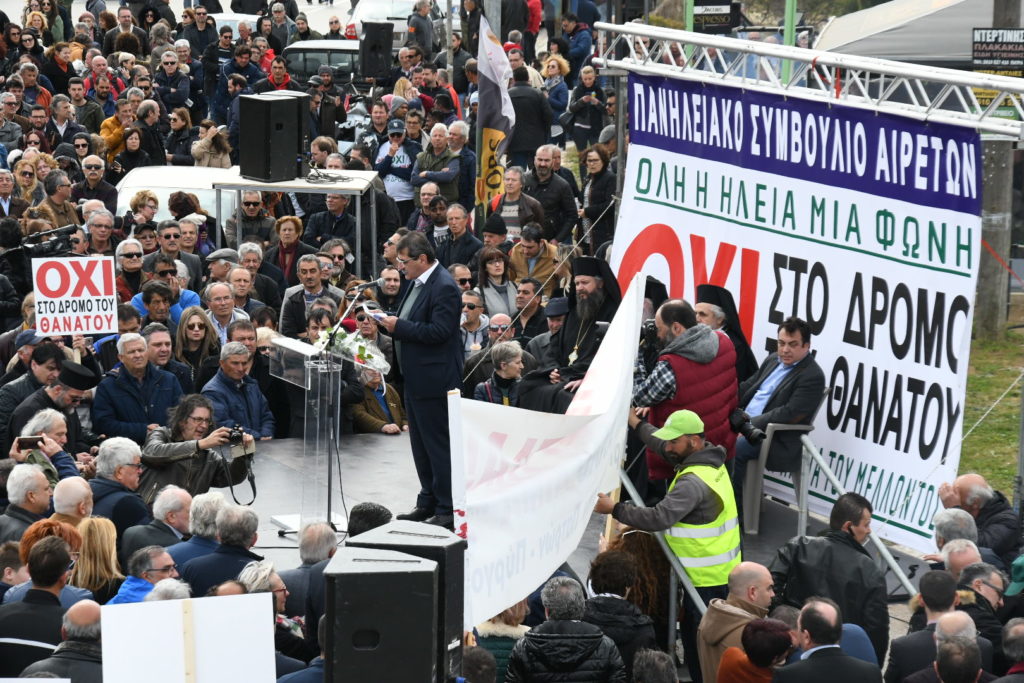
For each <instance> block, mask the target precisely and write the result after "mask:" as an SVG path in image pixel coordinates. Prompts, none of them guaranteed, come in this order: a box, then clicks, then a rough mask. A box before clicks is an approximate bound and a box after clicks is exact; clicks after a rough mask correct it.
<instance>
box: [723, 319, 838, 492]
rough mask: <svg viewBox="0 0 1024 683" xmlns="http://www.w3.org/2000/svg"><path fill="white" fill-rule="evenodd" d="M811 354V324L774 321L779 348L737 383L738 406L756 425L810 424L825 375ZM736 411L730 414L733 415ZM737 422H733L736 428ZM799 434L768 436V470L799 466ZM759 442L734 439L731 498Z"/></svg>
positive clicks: (780, 470) (763, 426)
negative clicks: (769, 448) (776, 323)
mask: <svg viewBox="0 0 1024 683" xmlns="http://www.w3.org/2000/svg"><path fill="white" fill-rule="evenodd" d="M810 353H811V327H810V325H808V324H807V323H806V322H804V321H803V320H801V319H800V318H796V317H791V318H786V319H785V320H783V321H782V324H781V325H779V339H778V352H777V353H776V354H775V355H772V356H769V357H768V358H766V359H765V361H764V362H763V363H761V367H760V368H758V370H757V372H755V373H754V374H753V375H752V376H751V377H750V378H748V379H747V380H746V381H745V382H743V383H742V384H740V400H739V405H740V408H742V409H743V411H744V412H745V413H746V414H747V415H748V416H749V417H750V423H751V424H752V425H753V426H754V427H757V428H758V429H761V430H764V428H765V427H766V426H767V425H768V424H769V423H770V422H781V423H783V424H810V420H811V416H813V415H814V413H815V411H816V410H817V409H818V404H819V403H821V400H822V395H823V393H824V391H825V373H824V372H822V370H821V366H820V365H818V362H817V361H815V360H814V356H812V355H810ZM734 415H735V414H734ZM736 427H737V424H735V423H734V425H733V428H734V429H735V428H736ZM800 437H801V434H800V433H799V432H779V433H777V434H776V435H775V437H774V438H773V439H772V448H771V451H770V452H769V453H768V462H767V463H766V466H765V469H767V470H770V471H772V472H793V471H795V470H798V469H799V468H800V452H801V448H802V446H801V444H800ZM760 451H761V447H760V443H757V444H752V443H750V442H749V441H747V439H746V437H743V436H740V437H739V438H738V439H737V440H736V458H735V471H734V473H733V483H734V485H735V487H736V491H737V495H736V499H737V501H739V499H740V498H741V496H740V495H739V490H740V489H741V487H742V486H743V477H744V474H745V473H746V464H747V462H748V461H750V460H754V459H756V458H757V456H758V454H759V453H760Z"/></svg>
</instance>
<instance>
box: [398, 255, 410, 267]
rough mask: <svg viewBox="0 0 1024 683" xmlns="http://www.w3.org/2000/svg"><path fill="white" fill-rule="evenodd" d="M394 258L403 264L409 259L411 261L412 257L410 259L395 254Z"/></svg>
mask: <svg viewBox="0 0 1024 683" xmlns="http://www.w3.org/2000/svg"><path fill="white" fill-rule="evenodd" d="M395 260H396V261H398V262H399V263H401V264H402V265H403V266H404V265H405V264H406V263H408V262H409V261H412V260H414V259H412V258H402V257H401V256H398V255H396V256H395Z"/></svg>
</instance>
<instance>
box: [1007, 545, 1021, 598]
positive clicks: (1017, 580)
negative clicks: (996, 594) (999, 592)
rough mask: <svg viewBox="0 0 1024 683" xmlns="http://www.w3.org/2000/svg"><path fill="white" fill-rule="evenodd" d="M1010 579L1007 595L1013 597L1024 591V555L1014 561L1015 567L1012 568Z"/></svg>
mask: <svg viewBox="0 0 1024 683" xmlns="http://www.w3.org/2000/svg"><path fill="white" fill-rule="evenodd" d="M1010 579H1011V581H1010V585H1009V586H1008V587H1007V588H1006V595H1008V596H1011V597H1012V596H1014V595H1017V594H1018V593H1020V592H1021V591H1022V590H1024V555H1021V556H1020V557H1018V558H1017V559H1016V560H1014V561H1013V565H1012V566H1011V567H1010Z"/></svg>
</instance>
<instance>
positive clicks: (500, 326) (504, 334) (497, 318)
mask: <svg viewBox="0 0 1024 683" xmlns="http://www.w3.org/2000/svg"><path fill="white" fill-rule="evenodd" d="M466 294H468V292H467V293H466ZM466 294H463V295H462V296H463V310H464V311H465V309H466V304H465V301H466V298H465V297H466ZM515 334H516V328H515V325H513V324H512V318H510V317H509V316H507V315H505V314H504V313H496V314H494V315H493V316H491V319H490V321H489V322H488V323H487V346H485V347H484V348H482V349H480V350H479V351H476V352H475V353H473V354H472V355H471V356H470V357H469V358H467V359H466V372H467V373H469V374H468V376H467V377H466V380H465V381H464V382H463V383H462V395H463V396H465V397H466V398H473V390H474V389H476V385H477V384H480V383H481V382H485V381H487V380H489V379H490V378H491V375H492V374H494V361H492V360H491V349H492V348H493V347H494V345H495V344H497V343H499V342H504V341H510V340H511V339H512V338H513V337H514V336H515ZM537 366H538V363H537V359H536V358H534V357H533V356H532V355H530V354H529V353H527V352H526V351H523V374H524V375H525V374H526V373H528V372H531V371H533V370H536V369H537Z"/></svg>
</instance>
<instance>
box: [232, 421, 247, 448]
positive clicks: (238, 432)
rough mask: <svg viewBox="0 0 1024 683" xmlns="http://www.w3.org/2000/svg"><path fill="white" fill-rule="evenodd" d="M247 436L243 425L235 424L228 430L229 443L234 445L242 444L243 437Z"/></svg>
mask: <svg viewBox="0 0 1024 683" xmlns="http://www.w3.org/2000/svg"><path fill="white" fill-rule="evenodd" d="M244 437H245V431H243V430H242V425H235V426H234V427H232V428H231V431H230V432H228V443H230V444H231V445H232V446H241V445H242V439H243V438H244Z"/></svg>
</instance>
